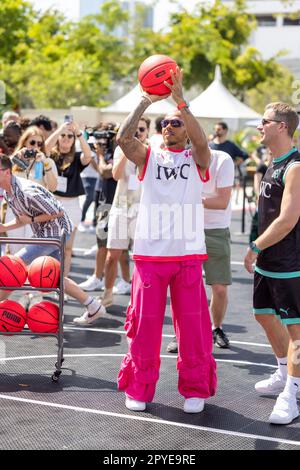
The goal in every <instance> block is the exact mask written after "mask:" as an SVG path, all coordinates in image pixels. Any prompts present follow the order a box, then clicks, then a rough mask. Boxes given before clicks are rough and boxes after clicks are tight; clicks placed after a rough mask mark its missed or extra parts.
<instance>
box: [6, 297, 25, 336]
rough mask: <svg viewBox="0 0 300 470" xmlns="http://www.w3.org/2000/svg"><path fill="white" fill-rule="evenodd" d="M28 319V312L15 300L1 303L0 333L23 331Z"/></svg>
mask: <svg viewBox="0 0 300 470" xmlns="http://www.w3.org/2000/svg"><path fill="white" fill-rule="evenodd" d="M26 319H27V314H26V310H25V309H24V307H22V305H20V304H18V303H17V302H14V301H13V300H3V301H2V302H0V331H2V332H5V333H6V332H18V331H22V330H23V328H24V325H25V323H26Z"/></svg>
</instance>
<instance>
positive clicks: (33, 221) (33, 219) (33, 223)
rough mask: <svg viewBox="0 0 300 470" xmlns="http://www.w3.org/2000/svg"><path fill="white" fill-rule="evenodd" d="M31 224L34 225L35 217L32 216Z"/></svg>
mask: <svg viewBox="0 0 300 470" xmlns="http://www.w3.org/2000/svg"><path fill="white" fill-rule="evenodd" d="M31 222H32V223H33V224H34V215H32V216H31Z"/></svg>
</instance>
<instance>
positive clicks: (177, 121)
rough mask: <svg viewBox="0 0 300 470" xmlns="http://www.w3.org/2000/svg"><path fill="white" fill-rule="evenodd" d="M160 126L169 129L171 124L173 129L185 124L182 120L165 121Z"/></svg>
mask: <svg viewBox="0 0 300 470" xmlns="http://www.w3.org/2000/svg"><path fill="white" fill-rule="evenodd" d="M160 124H161V127H167V126H168V125H169V124H171V126H172V127H181V126H183V125H184V122H183V121H181V120H180V119H163V120H162V121H161V123H160Z"/></svg>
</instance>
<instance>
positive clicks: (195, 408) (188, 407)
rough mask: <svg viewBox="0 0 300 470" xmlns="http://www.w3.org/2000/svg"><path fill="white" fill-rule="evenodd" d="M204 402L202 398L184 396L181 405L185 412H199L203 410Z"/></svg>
mask: <svg viewBox="0 0 300 470" xmlns="http://www.w3.org/2000/svg"><path fill="white" fill-rule="evenodd" d="M204 403H205V400H204V398H198V397H195V398H186V400H185V401H184V405H183V411H184V412H185V413H200V412H201V411H203V408H204Z"/></svg>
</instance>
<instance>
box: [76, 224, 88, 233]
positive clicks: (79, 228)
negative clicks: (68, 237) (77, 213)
mask: <svg viewBox="0 0 300 470" xmlns="http://www.w3.org/2000/svg"><path fill="white" fill-rule="evenodd" d="M77 230H78V232H86V231H87V226H86V225H85V224H84V223H83V222H80V224H79V225H78V227H77Z"/></svg>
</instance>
